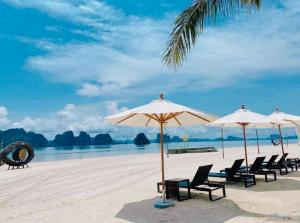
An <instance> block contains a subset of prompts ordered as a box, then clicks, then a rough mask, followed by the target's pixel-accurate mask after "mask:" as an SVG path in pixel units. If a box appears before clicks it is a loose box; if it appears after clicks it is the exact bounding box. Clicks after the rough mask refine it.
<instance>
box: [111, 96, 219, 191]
mask: <svg viewBox="0 0 300 223" xmlns="http://www.w3.org/2000/svg"><path fill="white" fill-rule="evenodd" d="M106 120H107V121H108V122H110V123H112V124H117V125H127V126H157V127H160V153H161V173H162V176H161V178H162V186H163V192H164V191H165V173H164V148H163V138H164V137H163V129H164V128H163V127H164V126H168V127H171V126H173V127H174V126H185V125H198V124H206V123H210V122H213V121H214V120H216V117H215V116H213V115H210V114H207V113H204V112H200V111H196V110H194V109H192V108H188V107H185V106H182V105H179V104H175V103H172V102H170V101H167V100H165V99H164V97H163V94H161V95H160V98H159V99H158V100H154V101H152V102H151V103H149V104H146V105H143V106H140V107H137V108H134V109H131V110H127V111H124V112H121V113H119V114H116V115H112V116H109V117H106Z"/></svg>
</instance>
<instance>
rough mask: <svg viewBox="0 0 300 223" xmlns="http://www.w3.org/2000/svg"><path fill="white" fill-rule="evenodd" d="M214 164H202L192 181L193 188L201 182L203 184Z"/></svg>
mask: <svg viewBox="0 0 300 223" xmlns="http://www.w3.org/2000/svg"><path fill="white" fill-rule="evenodd" d="M212 166H213V165H212V164H211V165H207V166H200V167H199V168H198V170H197V172H196V174H195V176H194V179H193V180H192V183H191V188H193V187H196V186H199V185H201V184H203V183H204V182H205V181H206V179H207V177H208V173H209V171H210V169H211V168H212Z"/></svg>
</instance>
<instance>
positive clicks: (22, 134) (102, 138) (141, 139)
mask: <svg viewBox="0 0 300 223" xmlns="http://www.w3.org/2000/svg"><path fill="white" fill-rule="evenodd" d="M275 136H276V135H270V136H269V137H265V138H260V139H262V140H268V139H270V138H274V137H275ZM163 137H164V142H166V143H170V142H182V141H183V139H182V138H180V137H179V136H170V135H168V134H165V135H164V136H163ZM284 138H286V137H284ZM287 138H288V139H297V136H288V137H287ZM221 140H222V139H221V138H214V139H209V138H189V139H188V141H189V142H209V141H221ZM223 140H224V141H241V140H242V138H240V137H235V136H227V137H226V138H224V139H223ZM248 140H256V139H255V138H250V139H248ZM15 141H25V142H27V143H29V144H30V145H31V146H33V147H48V146H52V147H59V146H90V145H112V144H130V143H134V144H135V145H138V146H139V145H148V144H150V143H160V134H157V136H156V138H155V139H148V137H147V136H146V134H145V133H138V134H137V136H136V137H135V138H134V139H133V140H132V139H126V140H116V139H113V138H112V137H111V135H110V134H107V133H103V134H97V135H96V136H95V137H91V136H90V135H89V134H88V133H87V132H84V131H81V132H80V133H79V135H78V136H75V135H74V133H73V132H72V131H66V132H64V133H62V134H57V135H56V136H55V137H54V139H53V140H48V139H47V138H46V137H45V136H43V135H42V134H38V133H34V132H31V131H29V132H27V131H25V130H24V129H22V128H16V129H8V130H5V131H0V142H1V143H2V146H6V145H8V144H10V143H12V142H15Z"/></svg>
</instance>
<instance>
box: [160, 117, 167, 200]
mask: <svg viewBox="0 0 300 223" xmlns="http://www.w3.org/2000/svg"><path fill="white" fill-rule="evenodd" d="M161 118H162V117H161ZM163 124H164V122H163V120H162V119H161V120H160V160H161V182H162V192H163V200H164V201H165V199H166V194H165V191H166V186H165V162H164V128H163Z"/></svg>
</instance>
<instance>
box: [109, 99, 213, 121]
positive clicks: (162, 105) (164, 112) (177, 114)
mask: <svg viewBox="0 0 300 223" xmlns="http://www.w3.org/2000/svg"><path fill="white" fill-rule="evenodd" d="M160 97H161V98H160V99H158V100H154V101H152V102H151V103H149V104H146V105H143V106H140V107H137V108H134V109H131V110H127V111H124V112H121V113H119V114H116V115H112V116H109V117H106V119H107V120H108V121H109V122H110V123H113V124H118V125H127V126H152V127H153V126H154V127H155V126H157V127H159V126H160V123H161V122H163V123H164V124H166V125H167V126H168V127H176V126H186V125H199V124H206V123H210V122H213V121H214V120H216V118H217V117H216V116H213V115H210V114H207V113H204V112H200V111H196V110H194V109H192V108H188V107H186V106H182V105H179V104H175V103H172V102H170V101H167V100H165V99H163V95H161V96H160Z"/></svg>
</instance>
